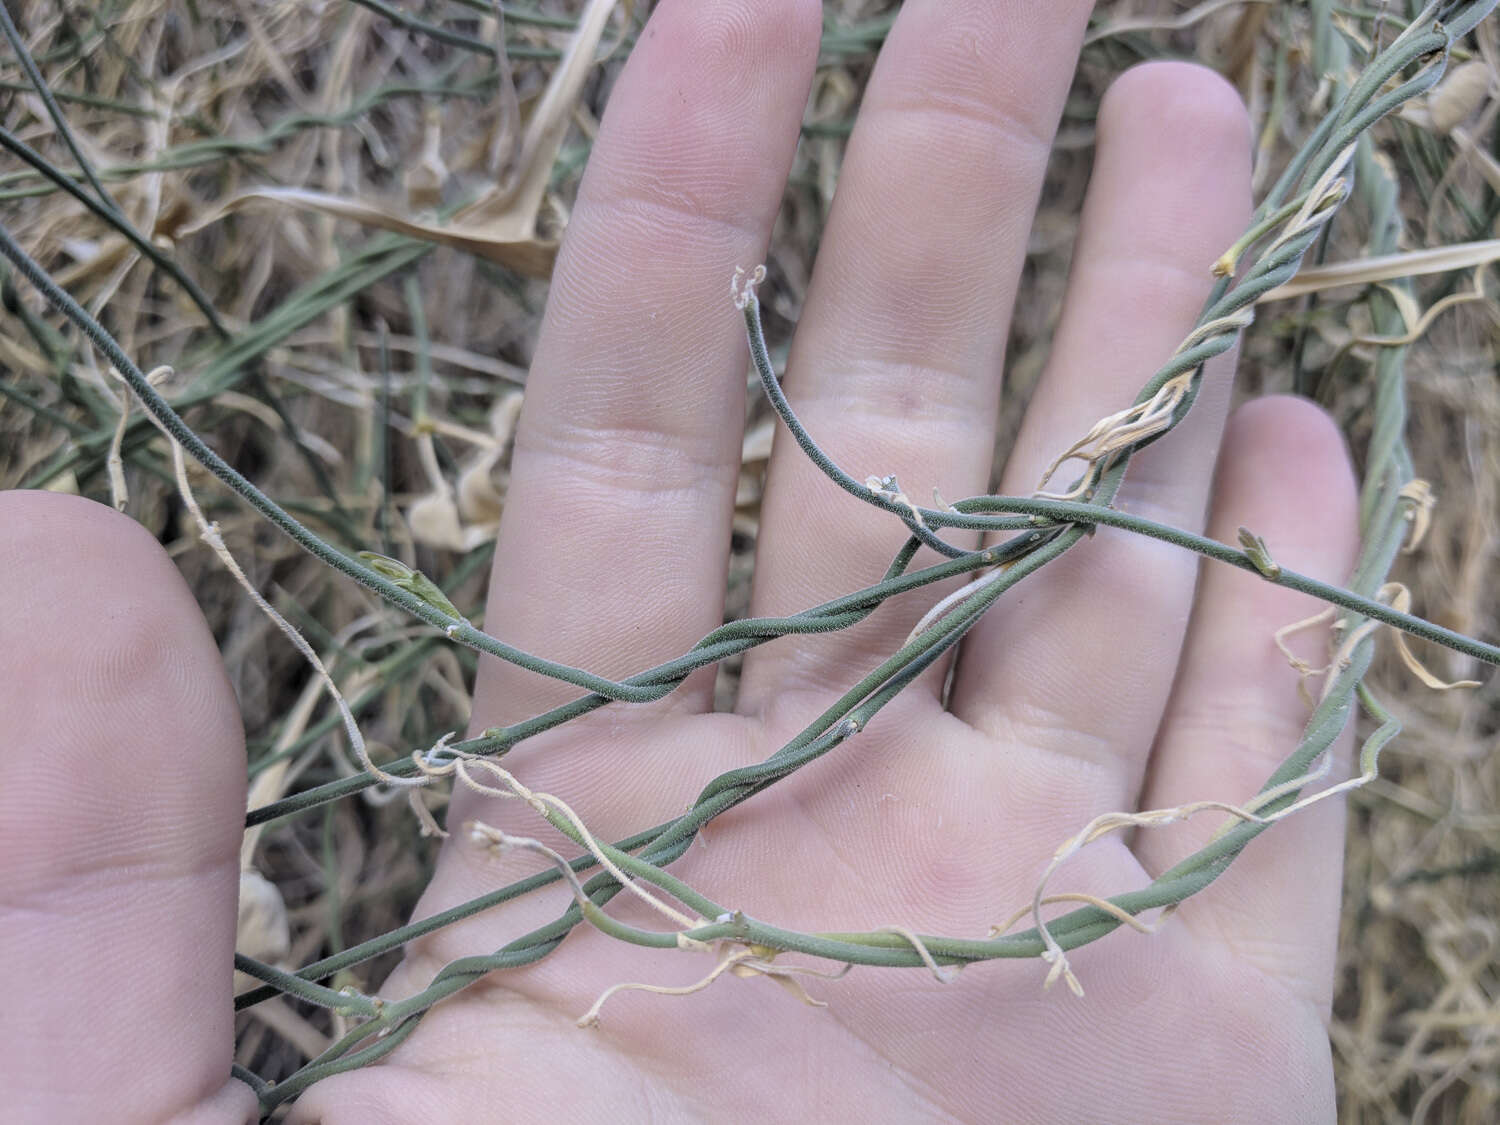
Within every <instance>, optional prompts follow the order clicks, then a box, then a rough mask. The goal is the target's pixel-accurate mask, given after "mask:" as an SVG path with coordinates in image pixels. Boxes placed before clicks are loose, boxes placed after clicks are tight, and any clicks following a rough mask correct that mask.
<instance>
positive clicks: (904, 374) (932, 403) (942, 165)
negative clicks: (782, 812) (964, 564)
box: [740, 0, 1092, 714]
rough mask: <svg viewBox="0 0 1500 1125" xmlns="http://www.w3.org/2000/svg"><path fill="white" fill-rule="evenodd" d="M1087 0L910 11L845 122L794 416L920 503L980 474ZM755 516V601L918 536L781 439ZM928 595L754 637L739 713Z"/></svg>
mask: <svg viewBox="0 0 1500 1125" xmlns="http://www.w3.org/2000/svg"><path fill="white" fill-rule="evenodd" d="M1091 7H1092V5H1091V4H1089V3H1084V2H1082V0H1067V2H1058V3H1051V4H1036V3H1032V2H1031V0H967V2H964V3H956V2H953V0H911V2H908V3H907V4H905V5H903V6H902V8H901V12H900V15H899V16H898V18H897V20H896V23H895V26H894V27H893V28H892V30H891V34H890V36H889V38H888V39H887V40H886V43H885V47H884V48H883V49H882V51H881V54H880V59H879V61H878V63H877V64H876V68H875V73H874V75H873V76H872V77H871V80H870V84H869V88H868V89H867V91H866V93H865V97H864V101H863V103H862V105H861V107H860V113H859V120H858V122H857V123H856V125H855V129H854V134H853V136H852V137H851V138H850V143H849V150H848V154H847V156H846V158H845V160H844V164H843V169H842V171H841V173H840V178H839V185H838V192H837V195H836V197H835V199H834V204H833V211H832V214H831V215H830V217H829V222H828V228H827V231H826V233H825V235H824V238H823V241H822V244H821V247H820V250H819V254H818V261H817V267H816V270H815V273H814V278H813V284H812V288H811V291H810V293H809V296H808V300H807V303H806V306H805V308H804V310H803V315H802V322H801V324H800V325H799V327H798V330H797V337H796V341H795V343H794V344H793V349H792V354H791V358H790V360H789V362H788V372H789V375H788V384H787V392H788V394H789V396H790V397H791V399H792V401H793V404H794V406H795V408H796V409H797V411H798V412H799V414H800V415H801V417H802V420H803V421H804V423H805V424H806V425H807V428H808V429H809V431H810V432H811V433H812V434H813V436H814V438H815V439H816V440H817V441H818V442H819V443H820V444H822V445H823V447H824V448H825V450H827V452H828V453H829V454H830V455H831V456H832V457H833V459H834V460H835V461H836V462H838V463H839V464H840V465H842V466H843V467H844V468H845V469H846V470H847V471H848V472H850V473H851V474H853V475H854V476H855V477H856V478H857V479H860V480H863V479H865V477H867V476H869V475H877V476H882V477H883V476H885V475H887V474H895V475H896V476H897V478H898V480H899V481H900V483H901V484H902V485H903V486H904V488H905V489H906V491H907V492H908V494H909V495H910V496H911V497H912V498H913V499H915V500H916V501H917V502H918V503H926V502H927V499H928V498H929V497H930V494H931V490H932V488H933V487H934V486H937V487H938V488H940V489H941V490H942V492H943V493H944V494H945V495H947V496H950V497H956V496H960V495H968V494H971V493H974V492H981V491H983V490H984V486H985V485H986V484H987V482H988V479H989V466H990V460H991V457H992V455H993V449H994V426H995V412H996V405H997V400H998V395H999V385H1000V368H1001V360H1002V356H1003V353H1004V347H1005V336H1006V330H1007V325H1008V319H1009V309H1010V307H1011V304H1012V302H1013V300H1014V298H1015V291H1016V285H1017V281H1018V278H1019V276H1020V270H1021V265H1022V261H1023V258H1024V255H1025V249H1026V239H1027V234H1028V232H1029V230H1030V226H1031V218H1032V213H1033V210H1034V208H1035V204H1036V198H1037V193H1038V191H1039V189H1040V186H1041V182H1042V174H1043V172H1044V170H1045V167H1046V161H1047V153H1048V149H1049V147H1050V145H1051V141H1052V135H1053V131H1054V130H1055V128H1056V125H1057V120H1058V117H1059V115H1060V113H1061V111H1062V104H1063V99H1064V97H1065V96H1066V94H1067V90H1068V84H1069V81H1070V78H1071V75H1072V73H1073V68H1074V63H1075V61H1076V58H1077V52H1078V44H1079V40H1080V37H1081V35H1082V33H1083V27H1084V24H1085V23H1086V21H1087V18H1088V13H1089V9H1090V8H1091ZM781 436H784V435H781ZM760 529H761V539H760V544H759V549H758V553H757V558H756V571H755V588H754V593H753V596H752V603H751V604H752V611H753V612H754V613H757V614H784V613H791V612H795V611H797V610H801V609H804V608H806V607H808V606H811V605H815V604H817V603H818V602H820V601H823V600H826V599H828V598H830V597H834V596H836V595H838V594H841V593H846V592H848V591H849V590H850V589H853V588H856V587H857V586H859V585H863V584H865V582H873V581H876V580H878V579H879V577H880V575H881V573H882V571H883V570H884V569H885V567H886V565H887V564H888V563H889V561H890V558H891V556H892V555H893V554H894V553H895V551H896V550H897V549H898V548H899V546H900V545H901V543H902V542H904V541H905V539H906V532H905V530H904V529H903V528H902V527H901V525H900V523H899V522H898V521H896V520H895V519H894V518H893V517H891V516H889V515H882V514H881V513H879V512H877V511H875V510H873V509H871V508H870V507H869V506H867V505H865V504H863V503H861V502H860V501H859V500H856V499H854V498H853V497H851V496H848V495H847V494H845V493H843V492H841V491H839V490H838V488H837V487H836V486H835V485H833V484H832V483H831V482H830V481H828V480H827V479H826V478H825V477H824V476H823V475H822V474H821V473H820V472H819V471H818V470H817V469H816V468H815V467H814V466H813V465H812V464H811V463H810V462H809V461H808V460H807V458H806V457H805V456H804V455H803V454H802V452H801V450H799V449H798V448H797V446H796V445H795V444H794V443H793V442H790V441H785V440H781V438H780V437H778V440H777V442H776V446H775V449H774V451H773V455H772V458H771V465H770V470H769V475H768V478H767V484H766V490H765V495H764V500H763V504H762V510H761V523H760ZM935 597H936V595H935V594H933V595H930V596H928V597H927V598H926V600H925V601H921V600H920V596H918V597H912V598H906V599H902V601H901V602H900V603H893V604H892V605H890V606H887V607H884V608H883V609H882V610H881V611H880V612H879V613H877V614H875V615H874V616H873V617H872V618H871V619H870V620H869V621H867V622H864V623H862V624H861V625H859V626H857V627H855V628H853V629H850V630H848V631H846V632H844V633H839V634H835V635H828V634H824V635H820V636H817V637H814V638H810V639H803V638H792V637H788V638H784V639H782V640H779V641H777V642H776V643H775V644H772V645H766V646H763V647H762V648H759V649H757V650H755V651H754V652H753V653H752V654H750V655H749V656H747V658H746V663H745V669H744V674H743V679H742V683H741V695H740V710H741V711H742V712H745V713H748V714H757V713H762V712H763V711H764V710H765V709H766V706H767V704H768V702H770V701H773V700H776V699H778V698H780V697H782V696H783V695H784V694H786V693H795V692H797V691H799V690H800V689H803V688H810V689H812V690H814V691H817V692H818V693H819V694H822V693H823V692H824V691H825V690H826V689H827V688H829V687H831V686H834V685H841V686H842V685H844V684H846V682H847V681H848V680H849V678H850V672H849V669H850V668H851V667H861V668H862V667H866V666H868V665H869V664H870V663H871V662H872V661H873V660H876V659H879V658H880V657H881V656H884V655H886V654H888V653H889V652H890V651H892V650H893V649H894V648H895V647H896V646H897V645H899V644H900V642H901V639H902V638H903V637H904V636H905V635H906V633H907V631H908V630H910V629H911V627H912V625H913V624H914V623H915V622H916V620H917V618H918V617H920V616H921V614H922V612H923V611H924V610H925V609H926V608H927V607H928V606H929V605H931V604H932V601H933V600H934V599H935ZM929 681H930V683H932V684H936V683H938V682H939V677H937V676H930V677H929ZM913 690H918V689H915V688H914V689H913ZM929 690H931V688H929Z"/></svg>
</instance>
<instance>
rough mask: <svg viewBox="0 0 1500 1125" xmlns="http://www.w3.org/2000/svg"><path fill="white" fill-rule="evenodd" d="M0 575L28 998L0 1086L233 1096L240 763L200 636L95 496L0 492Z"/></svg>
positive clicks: (14, 1024) (238, 1098)
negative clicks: (232, 1002) (233, 962)
mask: <svg viewBox="0 0 1500 1125" xmlns="http://www.w3.org/2000/svg"><path fill="white" fill-rule="evenodd" d="M0 573H3V574H4V575H5V577H6V581H5V582H4V584H3V585H0V771H3V774H4V776H5V779H6V784H5V785H4V786H3V787H0V853H3V854H4V855H5V857H6V859H5V864H4V866H3V867H0V965H3V966H5V968H4V969H3V970H0V976H3V984H0V987H3V989H4V992H5V994H6V997H7V1002H8V1003H9V1004H10V1005H11V1006H12V1007H13V1009H14V1010H16V1011H22V1012H25V1013H27V1016H26V1019H25V1020H24V1021H19V1022H18V1021H11V1022H10V1023H6V1022H5V1021H0V1058H3V1059H4V1062H3V1063H0V1085H3V1086H4V1087H5V1088H6V1089H7V1091H8V1093H9V1092H13V1101H12V1102H11V1103H9V1104H12V1105H15V1104H19V1105H21V1106H22V1107H23V1108H22V1110H21V1116H22V1117H25V1118H27V1119H30V1117H31V1116H35V1118H36V1119H38V1120H62V1119H67V1120H106V1119H114V1118H115V1117H117V1116H118V1113H117V1111H118V1109H119V1106H118V1104H117V1102H116V1099H117V1098H118V1091H120V1090H122V1089H129V1090H131V1092H132V1101H131V1111H130V1112H131V1116H132V1119H140V1120H146V1119H150V1120H167V1119H173V1115H174V1114H182V1113H184V1112H185V1113H186V1114H187V1116H188V1117H190V1118H191V1119H204V1115H205V1114H209V1115H213V1114H214V1109H215V1107H217V1106H220V1105H226V1106H230V1107H233V1106H243V1104H244V1095H243V1093H242V1092H241V1091H240V1090H239V1089H237V1088H236V1087H237V1085H238V1084H232V1085H226V1082H227V1079H228V1073H229V1065H230V1061H231V1058H232V1050H233V1013H232V1010H231V1005H230V1003H229V994H230V987H231V980H232V966H231V953H232V951H233V947H234V928H235V898H236V894H237V890H238V867H239V863H238V842H239V838H240V834H241V829H242V824H243V820H242V817H243V811H244V800H245V764H244V750H243V741H242V736H241V730H240V725H239V720H238V715H237V709H236V707H235V701H234V695H233V692H232V691H231V689H230V687H229V684H228V681H227V679H226V678H225V676H224V672H223V669H222V666H221V665H220V662H219V659H218V652H217V650H216V647H215V644H214V640H213V637H212V635H211V634H210V632H209V630H208V628H207V626H206V624H205V622H204V621H203V618H202V615H201V614H200V613H199V612H198V610H197V607H196V605H195V604H194V602H193V598H192V595H191V594H190V592H189V591H188V589H187V587H186V584H185V583H184V582H183V580H182V578H181V576H180V575H179V574H178V573H177V570H176V568H175V566H173V564H172V562H171V560H170V559H168V558H167V556H166V553H165V552H164V551H163V550H162V549H161V546H160V545H159V544H158V543H157V542H156V541H155V540H154V539H153V538H152V537H151V535H150V534H149V533H148V532H146V531H145V530H144V529H143V528H141V527H140V526H139V525H137V524H135V523H134V522H133V521H131V520H129V519H127V518H126V517H124V516H122V515H120V514H118V513H116V512H114V511H113V510H111V509H109V508H107V507H104V506H103V505H100V504H95V503H93V502H91V501H87V500H82V499H79V498H77V497H70V496H62V495H54V494H50V493H41V492H5V493H0ZM81 1012H86V1013H88V1016H87V1019H86V1020H84V1021H83V1022H80V1016H79V1013H81ZM195 1115H196V1116H195ZM240 1116H241V1118H242V1115H240Z"/></svg>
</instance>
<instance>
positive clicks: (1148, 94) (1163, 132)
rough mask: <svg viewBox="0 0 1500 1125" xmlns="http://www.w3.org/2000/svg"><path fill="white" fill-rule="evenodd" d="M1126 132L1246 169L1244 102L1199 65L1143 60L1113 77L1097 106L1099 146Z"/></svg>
mask: <svg viewBox="0 0 1500 1125" xmlns="http://www.w3.org/2000/svg"><path fill="white" fill-rule="evenodd" d="M1127 133H1145V134H1148V135H1150V136H1152V137H1155V138H1159V139H1160V141H1161V142H1162V143H1167V144H1171V145H1174V146H1179V147H1183V148H1187V147H1191V148H1192V149H1193V150H1195V151H1197V152H1199V153H1202V154H1203V155H1204V156H1206V157H1209V158H1213V159H1215V160H1217V159H1224V160H1229V161H1232V162H1233V166H1234V167H1235V168H1236V169H1237V168H1238V167H1239V166H1240V165H1243V166H1244V168H1245V170H1246V171H1247V173H1248V170H1249V166H1250V153H1251V135H1250V114H1249V111H1248V110H1247V109H1246V107H1245V102H1244V99H1242V98H1241V97H1240V93H1239V91H1238V90H1236V89H1235V88H1234V86H1233V85H1232V84H1231V83H1230V82H1229V81H1228V80H1227V79H1225V78H1224V77H1223V76H1222V75H1221V74H1219V73H1218V72H1217V71H1214V70H1210V69H1209V68H1208V67H1206V66H1201V65H1199V64H1198V63H1191V62H1175V61H1154V62H1145V63H1141V64H1139V65H1137V66H1133V67H1131V68H1130V69H1129V70H1127V71H1125V72H1124V73H1123V74H1121V75H1120V76H1119V77H1118V78H1116V79H1115V80H1114V82H1112V83H1111V84H1110V87H1109V89H1108V90H1107V91H1105V94H1104V99H1103V101H1102V102H1101V103H1100V106H1099V135H1100V139H1101V142H1103V141H1105V140H1106V139H1107V138H1109V137H1110V136H1120V135H1122V134H1127ZM1133 139H1139V138H1138V137H1137V138H1133ZM1170 170H1171V169H1163V171H1170ZM1246 179H1247V183H1248V176H1247V177H1246Z"/></svg>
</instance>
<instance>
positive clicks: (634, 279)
mask: <svg viewBox="0 0 1500 1125" xmlns="http://www.w3.org/2000/svg"><path fill="white" fill-rule="evenodd" d="M819 11H820V9H819V6H818V4H816V3H815V2H813V0H775V2H774V3H771V4H767V3H765V2H764V0H713V2H711V3H708V2H701V0H669V2H667V3H663V4H662V5H661V6H660V8H658V9H657V11H656V13H655V14H654V15H653V16H652V17H651V19H650V21H649V23H648V24H647V26H646V29H645V30H644V31H643V32H642V35H641V39H640V41H639V44H638V46H637V47H636V49H635V51H634V52H633V54H632V55H631V58H630V61H629V63H628V64H627V66H626V67H625V69H624V72H623V73H622V74H621V76H620V79H619V82H618V84H617V85H616V87H615V89H614V92H613V93H612V95H611V97H610V102H609V109H608V112H607V113H606V114H605V117H604V121H603V124H602V126H601V129H600V135H599V139H598V142H597V143H596V144H595V146H594V150H593V154H592V156H591V157H590V160H589V165H588V172H587V174H586V175H585V177H584V182H583V185H582V188H581V189H580V193H579V199H578V203H577V206H576V207H575V209H574V211H573V216H572V219H571V221H570V224H569V229H568V234H567V238H566V241H565V244H564V247H563V250H562V253H561V255H560V256H559V259H558V262H557V268H556V271H555V272H554V274H553V279H552V287H551V292H550V295H549V297H548V302H547V314H546V319H545V322H544V324H543V327H542V333H541V338H540V340H539V342H538V344H537V349H536V354H535V357H534V362H533V364H532V368H531V374H530V376H529V378H528V381H527V389H526V404H525V408H524V410H523V412H522V416H521V420H520V424H519V428H518V432H517V435H516V450H515V455H514V458H513V463H512V472H511V480H510V487H509V493H508V496H507V503H506V511H505V516H504V519H503V520H502V521H501V526H500V533H499V539H498V541H497V543H496V547H495V560H494V565H493V569H492V572H491V582H490V594H489V601H488V606H487V611H486V619H487V620H488V621H489V622H491V623H492V627H493V630H494V631H497V632H498V633H499V634H500V635H501V636H503V637H504V638H505V639H506V640H507V641H509V642H511V643H513V644H516V645H519V646H520V647H521V648H524V649H528V650H530V651H533V652H538V653H540V654H542V655H544V656H547V657H550V658H552V659H554V660H561V661H564V662H566V663H569V664H574V665H579V666H584V667H586V668H587V669H588V670H590V671H594V672H599V673H602V674H604V675H608V676H611V677H617V676H622V675H627V674H629V673H631V672H636V671H640V670H641V669H643V668H645V667H648V666H650V665H651V664H653V663H656V662H659V661H661V660H664V659H668V658H670V657H673V656H676V655H679V654H680V653H682V652H683V651H685V650H686V649H688V648H689V647H691V645H692V644H693V643H694V642H695V641H697V640H698V639H699V638H700V637H701V636H702V635H703V634H704V633H706V632H708V631H709V630H710V629H712V628H713V627H714V626H716V625H718V624H719V623H720V622H721V620H722V617H721V613H722V605H723V585H724V574H725V568H726V566H727V562H728V550H729V531H730V516H731V513H732V511H733V507H734V492H735V485H736V481H737V479H738V473H739V454H740V431H741V428H742V424H743V413H744V378H745V367H746V356H745V345H744V330H743V326H742V324H741V322H740V320H739V318H738V317H737V316H735V314H734V308H733V305H732V304H731V302H730V299H729V285H730V280H731V278H732V277H733V275H734V269H735V267H736V266H737V265H746V264H753V263H755V262H757V261H759V260H760V259H761V258H762V257H764V254H765V246H766V242H767V240H768V237H769V233H770V229H771V225H772V223H773V221H774V219H775V216H776V210H777V206H778V204H779V202H780V199H781V195H782V190H783V187H784V185H785V182H786V176H787V172H788V167H789V164H790V161H791V157H792V152H793V150H794V148H795V146H796V143H797V137H798V130H799V123H800V120H801V113H802V109H803V106H804V104H805V102H806V99H807V89H808V86H809V83H810V81H811V76H812V68H813V64H814V61H815V57H816V53H817V47H818V35H819ZM640 622H644V623H646V627H644V628H642V627H639V626H638V625H636V624H635V623H640ZM712 687H713V675H712V673H707V674H704V675H700V676H699V677H697V678H696V679H695V680H694V681H693V683H692V684H691V685H685V687H684V689H683V691H684V693H685V696H684V705H685V706H687V707H689V708H700V709H701V708H704V707H706V706H707V705H708V703H709V701H710V695H711V692H712ZM577 694H578V692H577V689H576V688H571V687H567V686H565V685H560V684H557V683H555V682H552V681H546V680H541V679H539V678H538V677H537V676H535V675H533V674H531V673H529V672H524V671H521V670H519V669H517V668H515V667H513V666H510V665H504V664H501V663H499V662H497V661H494V660H490V659H484V660H482V661H481V666H480V672H479V676H478V683H477V685H476V689H475V710H476V715H477V716H478V717H479V718H480V719H481V720H482V722H483V723H496V722H501V721H509V720H513V719H517V718H520V717H522V716H524V715H528V714H531V713H533V712H535V711H537V710H539V709H541V708H542V707H543V706H548V705H552V704H555V703H558V702H561V701H562V700H564V699H567V698H571V697H572V696H575V695H577Z"/></svg>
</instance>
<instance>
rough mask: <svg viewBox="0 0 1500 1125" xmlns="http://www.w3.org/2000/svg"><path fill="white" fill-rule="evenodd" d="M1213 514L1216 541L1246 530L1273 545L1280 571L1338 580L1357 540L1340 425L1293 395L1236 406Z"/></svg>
mask: <svg viewBox="0 0 1500 1125" xmlns="http://www.w3.org/2000/svg"><path fill="white" fill-rule="evenodd" d="M1215 508H1216V510H1218V511H1221V512H1222V513H1223V514H1222V515H1221V516H1219V517H1217V518H1216V521H1215V523H1216V526H1215V531H1216V532H1217V533H1218V536H1219V537H1220V538H1227V539H1232V538H1233V536H1234V534H1235V531H1236V530H1237V528H1238V527H1239V526H1241V525H1243V526H1245V527H1247V528H1249V529H1250V530H1251V531H1253V532H1256V533H1258V534H1261V535H1263V536H1268V537H1269V538H1272V539H1274V542H1272V543H1271V546H1272V547H1273V549H1274V550H1275V552H1276V554H1277V559H1278V561H1282V562H1283V565H1285V566H1289V567H1292V568H1293V569H1298V570H1306V571H1308V572H1309V573H1311V574H1312V575H1313V576H1314V577H1319V578H1326V579H1331V580H1341V579H1342V578H1343V577H1344V575H1345V573H1346V572H1347V570H1348V568H1349V566H1350V565H1351V564H1352V562H1353V558H1354V551H1355V549H1356V547H1357V546H1358V542H1359V519H1358V512H1359V490H1358V485H1357V483H1356V481H1355V478H1354V465H1353V462H1352V460H1351V458H1350V456H1349V450H1348V446H1347V445H1346V444H1345V441H1344V435H1343V433H1342V431H1340V429H1339V426H1338V423H1337V422H1335V421H1334V420H1333V418H1332V417H1330V416H1329V415H1328V414H1327V413H1326V412H1325V411H1324V410H1323V409H1322V408H1321V407H1319V406H1317V405H1316V404H1315V403H1313V402H1310V401H1309V400H1307V399H1305V398H1301V397H1298V396H1296V395H1268V396H1266V397H1264V398H1259V399H1255V400H1253V401H1251V402H1247V403H1246V404H1245V405H1243V406H1241V407H1240V408H1239V409H1238V410H1236V411H1235V412H1234V413H1233V415H1231V417H1230V420H1229V425H1228V428H1227V431H1226V433H1225V438H1224V448H1223V453H1222V455H1221V458H1220V462H1219V478H1218V481H1217V484H1216V496H1215ZM1232 521H1233V522H1234V526H1230V524H1231V522H1232ZM1263 529H1264V530H1263Z"/></svg>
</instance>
